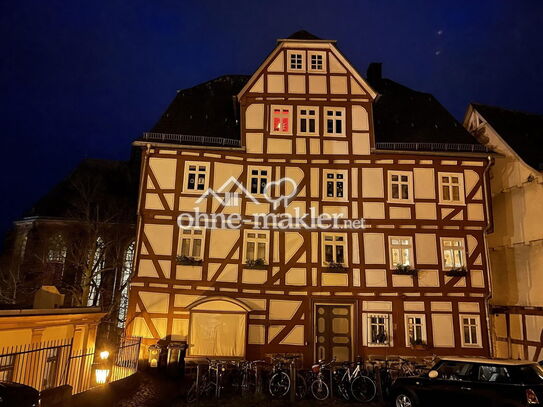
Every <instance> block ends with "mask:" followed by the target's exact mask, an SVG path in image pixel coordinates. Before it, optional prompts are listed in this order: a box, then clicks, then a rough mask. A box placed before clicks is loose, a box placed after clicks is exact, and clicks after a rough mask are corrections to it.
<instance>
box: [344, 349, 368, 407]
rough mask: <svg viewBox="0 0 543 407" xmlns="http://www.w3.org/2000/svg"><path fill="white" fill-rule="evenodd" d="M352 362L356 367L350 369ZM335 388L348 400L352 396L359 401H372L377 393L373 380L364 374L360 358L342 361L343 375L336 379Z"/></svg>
mask: <svg viewBox="0 0 543 407" xmlns="http://www.w3.org/2000/svg"><path fill="white" fill-rule="evenodd" d="M354 364H356V367H355V368H354V370H352V371H351V368H352V365H354ZM340 372H341V371H340ZM340 374H341V373H340ZM337 389H338V392H339V394H341V396H342V397H343V398H344V399H345V400H350V399H351V396H352V397H353V398H354V399H355V400H356V401H359V402H361V403H367V402H370V401H372V400H373V399H374V398H375V395H376V394H377V387H376V386H375V382H374V381H373V380H372V379H371V378H369V377H368V376H367V375H365V373H364V371H363V366H362V362H361V360H360V359H359V360H357V361H356V362H345V363H343V375H342V376H341V378H340V379H338V382H337Z"/></svg>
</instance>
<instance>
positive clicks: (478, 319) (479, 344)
mask: <svg viewBox="0 0 543 407" xmlns="http://www.w3.org/2000/svg"><path fill="white" fill-rule="evenodd" d="M464 318H469V319H474V320H475V325H471V324H470V325H469V326H470V327H472V326H474V327H475V335H476V336H477V337H476V338H475V339H477V341H476V342H475V343H471V342H470V343H467V342H466V340H465V339H466V338H465V337H464V327H465V325H464ZM458 322H459V325H460V340H461V343H462V347H463V348H482V347H483V344H482V336H481V317H480V315H477V314H459V315H458ZM471 332H472V331H471V330H470V339H472V338H471Z"/></svg>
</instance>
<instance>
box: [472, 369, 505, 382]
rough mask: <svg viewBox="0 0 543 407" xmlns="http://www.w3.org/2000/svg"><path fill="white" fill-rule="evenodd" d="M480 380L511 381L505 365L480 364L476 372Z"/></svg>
mask: <svg viewBox="0 0 543 407" xmlns="http://www.w3.org/2000/svg"><path fill="white" fill-rule="evenodd" d="M477 380H478V381H480V382H493V383H511V375H510V374H509V371H508V369H507V367H506V366H492V365H481V366H479V371H478V372H477Z"/></svg>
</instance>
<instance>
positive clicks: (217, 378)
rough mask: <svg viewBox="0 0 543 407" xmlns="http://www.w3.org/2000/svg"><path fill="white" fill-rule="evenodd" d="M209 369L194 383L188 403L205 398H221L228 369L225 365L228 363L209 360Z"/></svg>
mask: <svg viewBox="0 0 543 407" xmlns="http://www.w3.org/2000/svg"><path fill="white" fill-rule="evenodd" d="M207 361H208V363H209V368H208V369H207V371H206V372H205V373H204V374H203V375H202V376H201V377H200V378H198V379H197V380H195V381H194V383H193V384H192V386H191V387H190V389H189V391H188V392H187V402H188V403H193V402H195V401H196V400H198V399H199V398H200V399H203V398H208V399H209V398H214V397H215V398H217V399H219V398H220V397H221V391H222V388H223V386H222V380H221V379H222V376H223V374H224V371H225V370H226V368H225V367H224V365H225V364H226V363H227V362H225V361H222V360H211V359H207Z"/></svg>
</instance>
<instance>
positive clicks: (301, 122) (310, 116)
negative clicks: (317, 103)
mask: <svg viewBox="0 0 543 407" xmlns="http://www.w3.org/2000/svg"><path fill="white" fill-rule="evenodd" d="M318 123H319V121H318V109H317V108H316V107H305V106H300V107H298V134H300V135H305V136H316V135H318V133H319V126H318Z"/></svg>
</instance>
